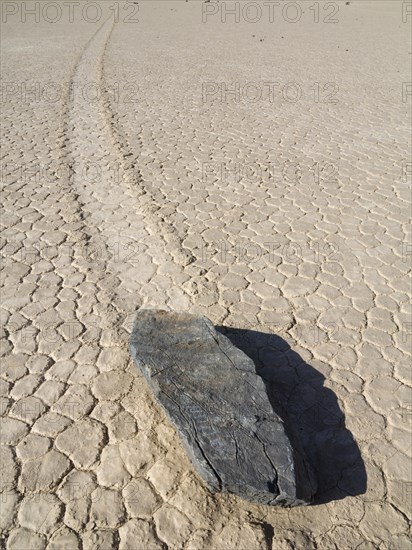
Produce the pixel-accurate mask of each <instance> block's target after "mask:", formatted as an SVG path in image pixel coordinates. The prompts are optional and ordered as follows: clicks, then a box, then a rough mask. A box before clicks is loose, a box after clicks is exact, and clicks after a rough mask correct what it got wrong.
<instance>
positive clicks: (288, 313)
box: [0, 0, 412, 550]
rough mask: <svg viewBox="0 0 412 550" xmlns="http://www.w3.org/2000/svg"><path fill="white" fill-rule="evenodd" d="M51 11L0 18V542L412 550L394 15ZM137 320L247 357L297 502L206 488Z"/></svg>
mask: <svg viewBox="0 0 412 550" xmlns="http://www.w3.org/2000/svg"><path fill="white" fill-rule="evenodd" d="M56 4H57V8H56ZM68 4H70V3H61V5H60V3H53V2H46V1H42V2H38V3H37V4H36V3H35V2H4V3H3V5H2V10H3V12H2V23H1V27H2V35H3V39H2V52H1V53H2V67H3V83H2V108H3V124H2V138H3V143H4V148H3V155H2V209H3V211H2V216H1V224H2V237H1V246H2V264H1V269H2V313H1V325H2V335H1V336H2V340H1V355H2V361H1V375H0V383H1V389H2V394H1V395H2V398H1V399H2V410H1V413H2V418H1V443H2V445H1V459H2V472H1V476H2V483H1V490H2V502H1V519H0V527H1V531H2V539H1V548H7V549H13V550H22V549H29V548H30V549H43V548H46V547H47V549H63V548H64V549H67V550H72V549H77V548H78V549H83V550H89V549H90V550H92V549H93V550H94V549H102V550H103V549H109V548H121V549H130V550H147V549H152V548H154V549H157V548H159V549H166V548H168V549H170V550H180V549H182V550H261V549H264V550H275V549H276V550H292V549H295V548H296V549H315V548H317V549H325V550H326V549H327V550H329V549H331V550H333V549H339V550H342V549H348V550H352V549H353V550H354V549H357V550H369V549H375V548H378V549H379V550H406V549H410V548H412V546H411V544H410V538H409V535H410V533H409V529H410V511H411V505H412V478H411V471H412V468H411V458H410V455H411V433H410V430H411V423H412V392H411V364H410V351H411V342H412V319H411V311H410V278H409V273H410V269H411V263H412V245H411V236H410V229H409V225H408V221H409V211H410V202H409V201H410V192H411V180H412V173H411V158H410V150H411V142H410V113H411V99H412V85H411V73H410V63H411V36H410V22H411V19H412V15H411V14H410V13H409V11H410V8H409V7H408V6H409V4H408V2H402V1H398V0H391V1H385V0H375V1H372V0H371V1H363V0H362V1H361V0H351V1H350V2H346V1H334V2H322V1H320V2H309V1H298V2H289V3H287V4H285V3H281V5H279V6H278V5H277V3H267V2H266V3H264V2H226V3H224V2H220V3H216V2H206V3H203V2H200V1H194V0H186V1H183V0H182V1H174V0H167V1H163V0H162V1H161V0H150V1H139V2H127V3H125V2H123V1H121V2H113V3H109V2H103V1H101V2H92V3H89V4H90V5H89V6H88V7H87V8H86V9H85V6H84V5H83V3H81V4H82V5H80V6H76V5H74V4H76V3H72V4H73V5H72V7H69V6H68ZM36 5H38V7H36ZM59 5H60V10H59V9H58V8H59ZM33 6H34V7H33ZM30 10H35V11H34V13H29V11H30ZM225 10H226V11H225ZM231 10H232V11H231ZM142 307H144V308H160V309H168V310H183V311H190V312H193V313H199V314H204V315H206V316H207V317H208V318H210V319H211V321H212V322H213V323H214V324H215V325H219V326H223V327H225V329H224V330H226V332H227V334H228V335H229V336H230V337H231V338H232V339H233V341H235V342H236V343H237V344H238V345H239V346H240V347H241V348H242V349H244V350H245V351H246V352H247V353H248V354H250V355H251V356H252V357H253V358H254V360H255V363H256V366H257V369H258V372H259V373H260V374H261V375H262V376H263V377H264V379H265V381H266V382H267V383H268V384H273V386H274V388H275V389H276V391H277V392H278V396H279V400H280V401H281V402H282V405H283V406H284V408H285V409H286V410H287V413H288V415H289V417H290V422H291V424H293V425H294V427H295V429H297V430H298V431H299V432H300V434H301V438H302V442H303V445H304V447H305V450H306V452H307V455H308V457H309V459H310V460H311V462H312V463H313V465H314V468H315V470H316V473H317V478H318V484H319V489H318V494H317V496H316V500H315V502H314V504H313V505H312V506H308V507H296V508H292V509H280V508H270V507H266V506H258V505H254V504H251V503H248V502H246V501H244V500H241V499H240V498H237V497H235V496H232V495H228V494H216V495H212V494H211V493H210V492H209V491H208V490H207V488H206V487H205V485H204V483H203V481H202V480H201V479H200V477H199V476H198V475H197V473H196V472H195V471H194V469H193V467H192V465H191V463H190V462H189V460H188V458H187V456H186V453H185V450H184V448H183V446H182V445H181V443H180V440H179V438H178V436H177V435H176V432H175V431H174V429H173V427H172V426H171V425H170V423H169V421H168V420H167V418H166V417H165V415H164V413H163V412H162V411H161V410H160V409H159V408H158V406H157V405H156V403H155V401H154V399H153V397H152V395H151V393H150V391H149V389H148V386H147V384H146V383H145V381H144V379H143V378H142V376H141V375H140V373H139V372H138V370H137V368H136V366H135V365H134V364H133V362H132V361H131V358H130V356H129V353H128V339H129V335H130V331H131V326H132V323H133V316H134V313H135V311H136V310H137V309H139V308H142ZM235 329H237V330H235ZM194 360H196V358H194ZM215 437H216V438H218V437H219V434H215ZM234 464H235V459H234Z"/></svg>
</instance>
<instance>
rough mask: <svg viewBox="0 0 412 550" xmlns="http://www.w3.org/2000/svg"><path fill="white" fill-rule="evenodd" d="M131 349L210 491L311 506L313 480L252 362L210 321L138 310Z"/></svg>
mask: <svg viewBox="0 0 412 550" xmlns="http://www.w3.org/2000/svg"><path fill="white" fill-rule="evenodd" d="M130 352H131V355H132V357H133V358H134V360H135V362H136V364H137V366H138V367H139V369H140V370H141V371H142V373H143V374H144V376H145V378H146V380H147V382H148V384H149V385H150V387H151V388H152V390H153V392H154V394H155V397H156V399H157V401H158V402H159V403H160V404H161V405H162V407H163V408H164V410H165V411H166V413H167V416H168V417H169V418H170V420H171V422H172V423H173V424H174V426H175V428H176V430H177V431H178V433H179V434H180V436H181V438H182V440H183V443H184V445H185V447H186V449H187V452H188V454H189V456H190V459H191V461H192V462H193V464H194V466H195V468H196V469H197V471H198V472H199V474H200V475H201V476H202V477H203V478H204V480H205V481H206V483H207V485H208V486H209V488H210V489H211V490H212V491H213V492H216V491H228V492H230V493H235V494H237V495H239V496H241V497H243V498H245V499H248V500H250V501H252V502H256V503H260V504H268V505H280V506H296V505H300V504H306V503H309V502H310V501H311V499H312V497H313V494H314V492H315V490H316V483H315V481H314V477H313V473H312V470H311V468H310V465H309V464H308V463H307V461H306V459H305V456H304V453H303V451H302V448H301V447H300V444H299V441H298V439H297V438H296V437H295V436H294V435H293V434H291V433H289V430H288V429H287V427H285V424H284V422H283V421H282V419H281V418H280V417H279V416H278V415H277V414H276V413H275V412H274V410H273V408H272V406H271V403H270V400H269V397H268V395H267V392H266V388H265V384H264V382H263V380H262V379H261V378H260V377H259V376H258V375H257V374H256V373H255V365H254V363H253V361H252V360H251V359H250V358H249V357H248V356H247V355H245V354H244V353H243V352H242V351H241V350H239V349H238V348H236V347H235V346H234V345H233V344H232V343H231V342H230V340H228V339H227V338H226V337H225V336H223V335H222V334H220V333H219V332H217V331H216V330H215V328H214V326H213V324H212V323H211V322H210V321H209V319H207V318H205V317H198V316H195V315H190V314H187V313H174V312H166V311H158V310H140V311H139V312H138V313H137V318H136V321H135V324H134V328H133V332H132V336H131V340H130Z"/></svg>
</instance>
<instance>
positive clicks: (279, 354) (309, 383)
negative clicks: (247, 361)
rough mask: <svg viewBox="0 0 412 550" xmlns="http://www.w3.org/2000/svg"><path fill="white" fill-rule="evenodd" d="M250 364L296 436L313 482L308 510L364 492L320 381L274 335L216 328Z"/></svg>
mask: <svg viewBox="0 0 412 550" xmlns="http://www.w3.org/2000/svg"><path fill="white" fill-rule="evenodd" d="M216 328H217V330H218V331H219V332H221V333H222V334H224V335H225V336H226V337H227V338H229V340H230V341H231V342H232V343H233V344H234V345H235V346H237V347H238V348H239V349H241V350H242V351H243V352H244V353H246V355H248V356H249V357H250V358H251V359H252V360H253V361H254V363H255V366H256V373H257V374H258V375H259V376H261V378H262V379H263V381H264V383H265V386H266V390H267V392H268V396H269V399H270V401H271V404H272V407H273V410H274V411H275V412H276V414H278V415H279V416H280V417H281V418H282V420H283V421H284V423H285V426H286V427H288V429H289V430H290V433H295V434H298V436H299V438H300V441H301V443H302V446H303V448H304V451H305V453H306V455H307V458H308V460H309V462H310V463H311V464H312V466H313V468H314V471H315V474H316V477H317V482H318V491H317V494H316V496H315V500H314V503H313V504H323V503H326V502H330V501H332V500H339V499H342V498H345V497H346V496H348V495H351V496H355V495H360V494H363V493H364V492H365V491H366V469H365V465H364V463H363V460H362V457H361V454H360V450H359V447H358V445H357V444H356V442H355V440H354V438H353V436H352V434H351V433H350V431H349V430H348V429H347V428H346V427H345V417H344V414H343V412H342V411H341V410H340V407H339V404H338V399H337V397H336V395H335V394H334V392H333V391H332V390H330V389H329V388H326V387H324V381H325V376H324V375H323V374H322V373H320V372H319V371H317V370H316V369H315V368H313V367H312V366H310V365H309V364H307V363H306V362H305V361H304V360H303V359H302V358H301V357H300V355H299V354H298V353H296V352H294V351H293V350H292V348H291V347H290V345H289V344H288V343H287V342H286V340H284V339H283V338H281V337H280V336H278V335H276V334H265V333H262V332H256V331H254V330H246V329H236V328H232V327H216Z"/></svg>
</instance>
